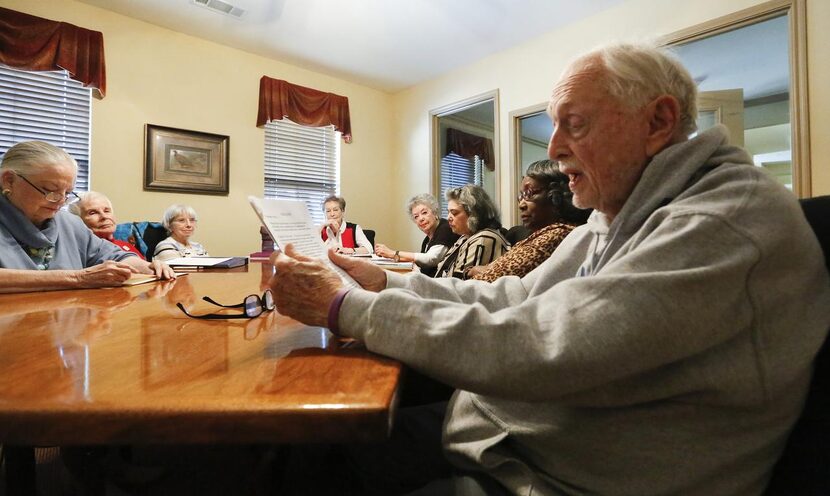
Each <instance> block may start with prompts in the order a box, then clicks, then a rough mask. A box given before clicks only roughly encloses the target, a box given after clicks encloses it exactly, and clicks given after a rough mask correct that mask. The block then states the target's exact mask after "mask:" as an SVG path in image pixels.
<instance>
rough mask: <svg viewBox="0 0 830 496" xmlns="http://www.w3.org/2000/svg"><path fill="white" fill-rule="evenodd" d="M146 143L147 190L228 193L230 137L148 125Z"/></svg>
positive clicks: (146, 126)
mask: <svg viewBox="0 0 830 496" xmlns="http://www.w3.org/2000/svg"><path fill="white" fill-rule="evenodd" d="M144 142H145V147H144V189H145V190H148V191H173V192H178V193H200V194H206V195H227V194H228V173H229V171H228V158H229V156H230V150H229V148H230V138H229V137H228V136H223V135H221V134H211V133H202V132H199V131H187V130H185V129H175V128H172V127H164V126H156V125H154V124H145V125H144Z"/></svg>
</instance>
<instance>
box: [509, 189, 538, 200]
mask: <svg viewBox="0 0 830 496" xmlns="http://www.w3.org/2000/svg"><path fill="white" fill-rule="evenodd" d="M544 191H545V190H543V189H523V190H521V191H519V194H518V195H516V200H517V201H522V200H524V201H531V200H532V199H533V197H534V196H536V195H538V194H539V193H542V192H544Z"/></svg>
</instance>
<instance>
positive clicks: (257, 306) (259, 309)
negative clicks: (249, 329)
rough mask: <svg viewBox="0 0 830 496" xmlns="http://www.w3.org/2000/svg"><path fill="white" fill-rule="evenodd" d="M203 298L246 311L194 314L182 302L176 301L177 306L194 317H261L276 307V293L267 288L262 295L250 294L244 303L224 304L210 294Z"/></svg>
mask: <svg viewBox="0 0 830 496" xmlns="http://www.w3.org/2000/svg"><path fill="white" fill-rule="evenodd" d="M202 299H203V300H205V301H206V302H208V303H211V304H213V305H216V306H218V307H222V308H242V309H243V310H244V312H245V313H242V314H224V313H209V314H206V315H193V314H191V313H189V312H188V311H187V310H185V308H184V305H182V303H181V302H179V303H176V306H177V307H179V310H181V311H182V312H184V314H185V315H187V316H188V317H193V318H194V319H253V318H255V317H259V316H260V315H262V314H263V313H264V312H270V311H272V310H274V308H276V305H274V295H273V294H271V290H270V289H266V290H265V292H264V293H262V296H259V295H255V294H252V295H248V296H246V297H245V299H244V300H243V301H242V303H237V304H236V305H223V304H221V303H217V302H215V301H213V299H212V298H211V297H210V296H203V297H202Z"/></svg>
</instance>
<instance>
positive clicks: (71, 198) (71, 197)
mask: <svg viewBox="0 0 830 496" xmlns="http://www.w3.org/2000/svg"><path fill="white" fill-rule="evenodd" d="M14 175H15V176H17V177H19V178H20V179H23V180H24V181H26V182H27V183H28V184H29V186H31V187H33V188H35V189H36V190H37V191H38V192H39V193H40V194H41V195H43V197H44V198H46V201H48V202H51V203H61V202H63V203H66V204H67V205H69V204H70V203H75V202H76V201H78V200H80V199H81V197H80V196H78V194H77V193H75V192H74V191H70V192H69V193H66V194H63V195H62V194H60V193H58V192H57V191H43V190H42V189H40V188H38V187H37V186H35V185H34V184H33V183H32V181H29V180H28V179H26V176H24V175H22V174H18V173H17V172H15V173H14Z"/></svg>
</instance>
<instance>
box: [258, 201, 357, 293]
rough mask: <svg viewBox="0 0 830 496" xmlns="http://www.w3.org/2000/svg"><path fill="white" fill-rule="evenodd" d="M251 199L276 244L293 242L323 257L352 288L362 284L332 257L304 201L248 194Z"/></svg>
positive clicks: (298, 246) (308, 254) (299, 249)
mask: <svg viewBox="0 0 830 496" xmlns="http://www.w3.org/2000/svg"><path fill="white" fill-rule="evenodd" d="M248 202H249V203H250V204H251V207H252V208H253V209H254V212H256V214H257V216H259V220H260V221H262V225H263V226H265V229H267V230H268V233H269V234H270V235H271V238H272V239H273V240H274V246H275V247H279V248H280V249H282V248H281V247H283V246H285V245H287V244H289V243H291V244H292V245H294V249H296V250H297V251H298V252H300V253H302V254H303V255H305V256H308V257H312V258H319V259H321V260H323V261H324V262H325V263H326V264H327V265H328V266H329V267H330V268H331V269H332V270H333V271H335V272H336V273H337V274H338V275H339V276H340V278H341V279H343V282H344V284H346V286H348V287H350V288H356V287H359V286H358V284H357V283H356V282H355V280H354V279H352V277H351V276H350V275H349V274H346V273H345V272H344V271H343V269H341V268H340V267H338V266H336V265H334V264H333V263H332V262H331V260H329V257H328V254H327V251H328V250H327V248H326V245H325V244H324V243H323V239H322V238H321V237H320V232H319V231H318V230H317V227H316V226H315V225H314V222H312V220H311V216H310V215H309V213H308V208H307V207H306V203H305V202H304V201H301V200H274V199H261V198H257V197H255V196H249V197H248Z"/></svg>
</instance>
